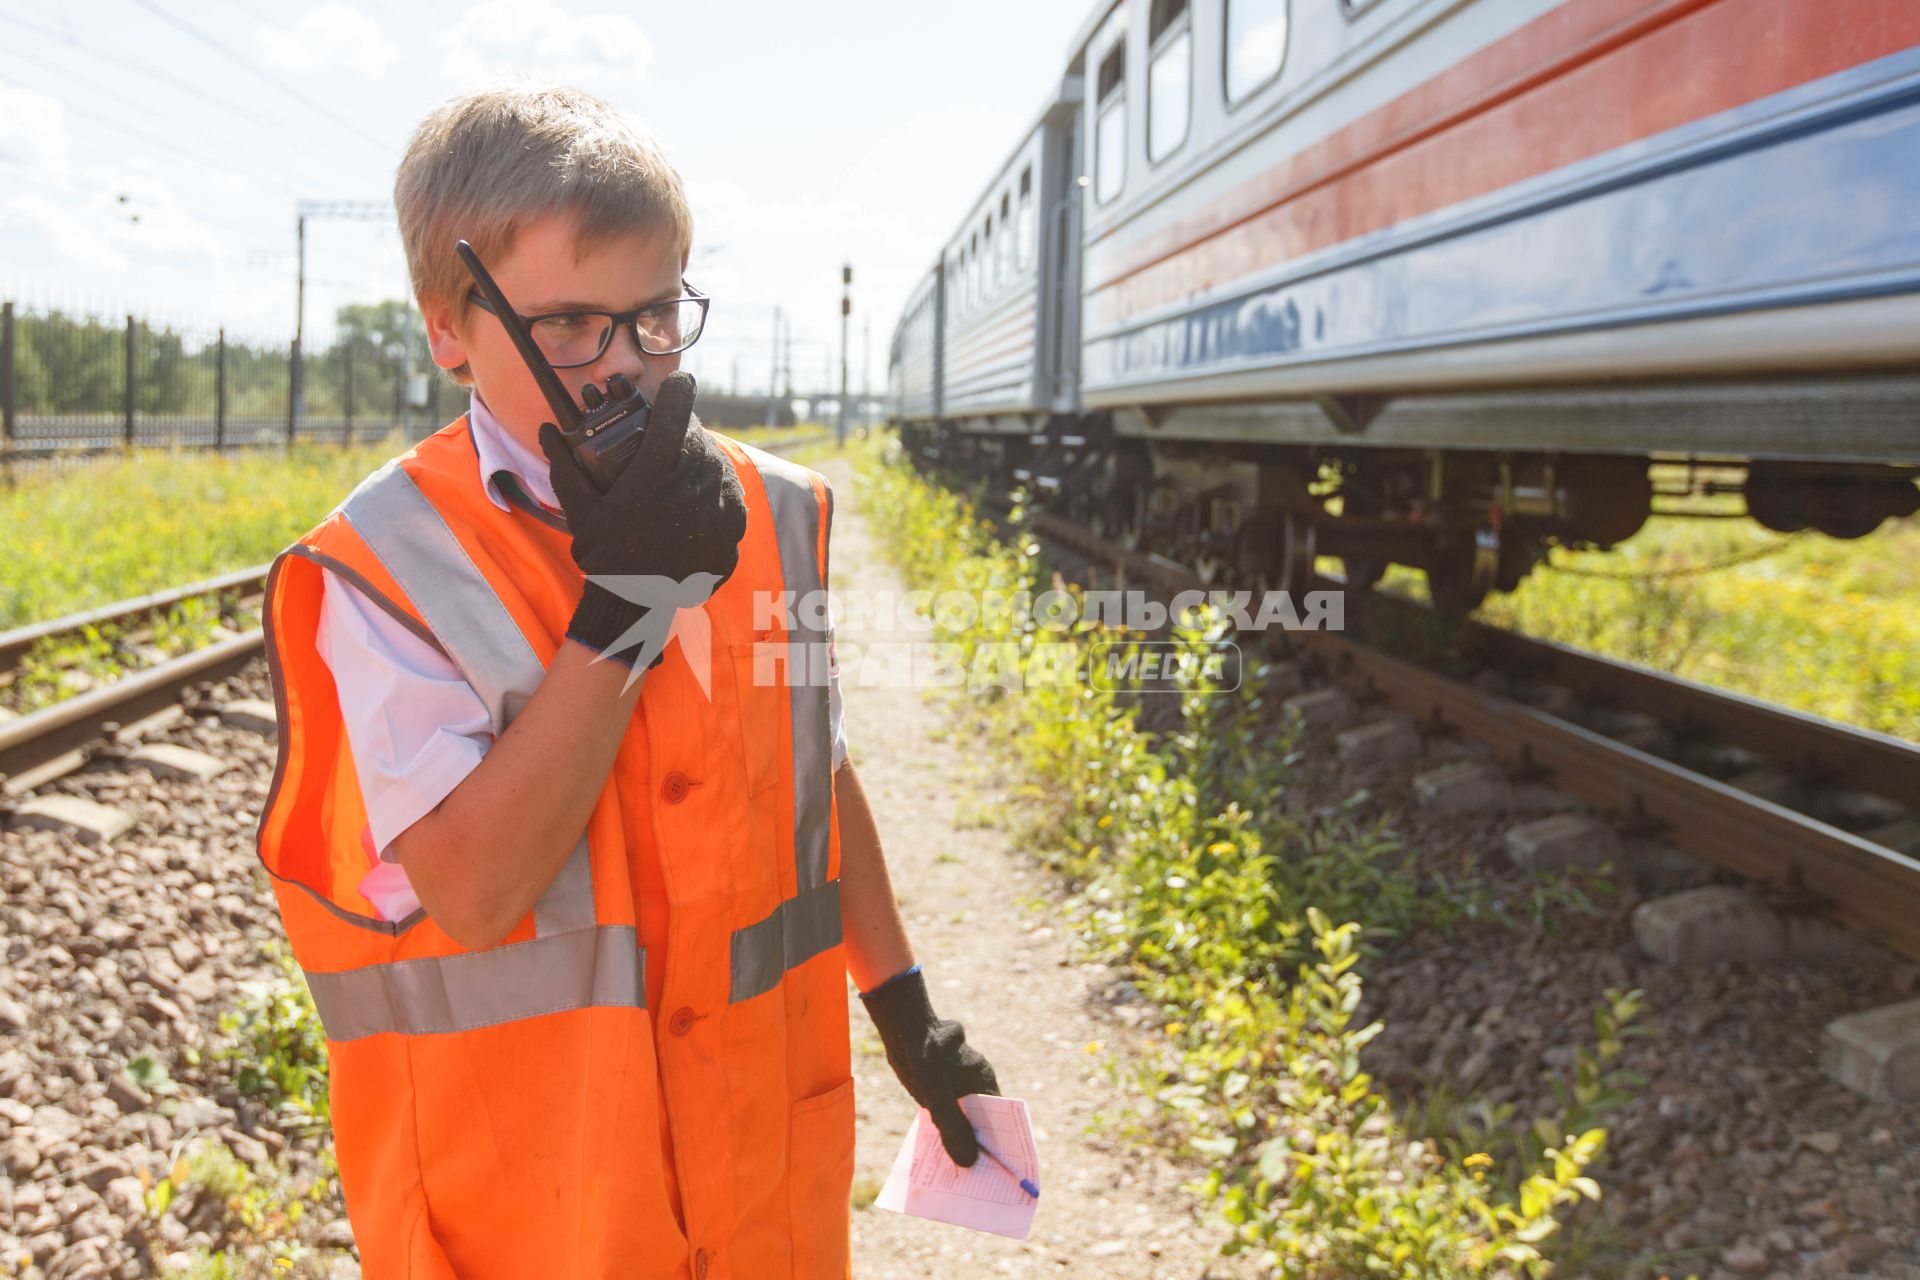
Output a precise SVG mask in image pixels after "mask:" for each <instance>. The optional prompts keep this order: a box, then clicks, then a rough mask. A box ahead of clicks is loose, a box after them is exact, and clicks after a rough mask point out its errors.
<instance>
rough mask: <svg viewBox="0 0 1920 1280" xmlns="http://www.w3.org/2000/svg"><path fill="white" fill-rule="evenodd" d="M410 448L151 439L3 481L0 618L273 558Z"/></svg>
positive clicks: (55, 611) (13, 621)
mask: <svg viewBox="0 0 1920 1280" xmlns="http://www.w3.org/2000/svg"><path fill="white" fill-rule="evenodd" d="M403 448H405V444H404V441H403V440H402V438H401V437H399V436H397V435H396V436H392V437H389V439H388V440H386V441H382V442H379V443H377V444H369V445H363V446H355V447H353V448H350V449H348V448H342V447H341V446H339V445H323V444H301V445H296V446H295V447H294V448H293V449H292V450H291V451H278V450H276V451H251V452H245V453H225V454H221V453H207V452H199V451H191V452H190V451H186V450H175V449H142V450H139V451H138V452H136V453H135V454H134V455H133V456H132V457H130V458H126V459H120V460H115V461H112V462H102V463H99V464H97V465H95V466H90V467H86V468H84V469H82V470H80V471H78V472H76V473H72V474H68V475H61V476H48V477H45V478H34V477H29V478H26V479H23V480H21V481H20V483H19V484H18V485H16V486H14V487H13V488H11V489H7V490H4V491H0V566H4V567H0V628H8V627H17V626H21V625H24V624H26V623H30V622H40V621H45V620H46V619H49V618H57V617H60V616H62V615H64V614H68V613H75V612H78V611H80V610H82V609H91V608H96V607H98V606H100V605H105V604H111V603H113V602H115V601H118V600H125V599H127V598H129V597H131V596H138V595H144V594H146V593H148V592H152V591H163V590H166V589H167V588H169V587H176V586H180V585H182V584H185V583H188V582H194V581H197V580H199V579H202V578H210V577H213V576H215V575H217V574H221V573H225V572H228V571H230V570H233V569H242V568H245V567H246V566H248V565H251V564H261V563H263V562H265V561H267V560H270V559H272V558H273V555H274V553H275V552H277V551H278V550H280V548H282V547H284V546H286V545H287V544H288V543H289V542H291V541H293V540H294V539H295V538H297V537H299V536H300V535H301V534H302V533H304V532H305V531H306V530H307V529H309V528H311V527H312V526H313V525H314V524H315V523H317V522H318V521H319V519H320V518H321V517H322V516H324V515H325V514H326V513H327V512H328V511H329V510H330V509H331V508H332V507H333V505H334V504H335V503H336V502H338V501H339V500H340V499H341V498H342V497H344V496H346V494H347V491H348V490H350V489H351V488H352V487H353V486H354V485H355V484H356V483H358V482H359V481H360V479H361V478H362V477H364V476H365V475H366V474H367V473H368V472H370V471H372V470H373V469H374V468H376V467H378V466H379V465H380V464H381V463H382V462H383V461H385V460H386V459H387V458H389V457H391V456H393V455H394V454H395V453H398V452H400V451H401V450H402V449H403Z"/></svg>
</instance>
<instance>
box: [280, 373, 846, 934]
mask: <svg viewBox="0 0 1920 1280" xmlns="http://www.w3.org/2000/svg"><path fill="white" fill-rule="evenodd" d="M468 421H469V422H470V423H471V425H472V429H473V440H474V447H475V451H476V452H477V453H478V454H479V470H480V483H481V486H482V487H483V488H484V490H485V492H486V494H487V497H488V498H489V499H490V500H491V501H492V502H493V504H494V505H495V506H497V507H499V508H500V509H501V510H503V511H504V510H510V509H511V508H510V507H509V506H508V504H507V501H506V499H505V498H503V497H502V496H501V495H500V493H499V491H498V490H497V488H496V487H495V486H494V484H493V481H492V477H493V475H494V473H495V472H498V471H506V472H509V473H511V474H512V475H513V477H514V479H515V480H516V481H518V482H519V485H520V487H521V489H522V490H523V491H524V492H525V493H526V494H527V496H529V497H531V498H532V499H533V500H534V501H536V502H538V503H540V504H541V505H543V506H545V507H546V508H548V509H549V510H551V511H555V512H558V511H559V509H560V503H559V499H558V498H556V497H555V496H554V492H553V482H552V480H551V479H550V478H549V476H548V471H547V461H546V459H545V458H544V457H538V456H536V455H535V454H534V453H533V451H532V450H530V449H528V448H527V447H526V446H525V445H523V444H521V443H520V442H519V441H518V440H516V439H514V438H513V436H512V435H511V434H510V433H509V432H508V431H507V430H506V429H505V428H504V427H502V426H501V425H500V424H499V422H498V421H496V420H495V419H494V417H493V415H492V414H491V413H489V412H488V411H487V407H486V405H485V404H483V403H482V402H481V400H480V397H479V396H478V395H477V394H476V395H475V396H474V397H473V402H472V407H471V409H470V411H469V414H468ZM321 578H322V589H321V599H320V618H319V628H318V633H317V634H316V635H315V637H314V642H315V649H316V651H317V652H318V654H319V656H320V660H321V661H322V662H324V663H326V664H327V667H328V669H329V670H331V671H332V672H333V681H334V687H335V688H336V689H337V690H338V691H339V695H340V715H341V718H342V724H343V725H344V726H345V729H346V734H347V746H348V749H349V750H350V751H351V752H352V755H353V765H354V771H355V773H356V774H357V775H358V776H359V779H360V793H361V795H362V797H364V799H365V801H366V806H367V830H366V831H365V832H364V833H363V836H362V847H363V848H364V849H365V850H366V852H367V861H368V870H367V874H366V876H365V877H364V878H363V879H362V880H361V882H360V891H361V893H363V894H365V895H366V897H367V899H368V901H370V902H372V903H373V905H374V907H375V908H376V909H377V910H378V911H379V912H380V915H381V917H382V918H383V919H386V920H399V919H401V918H403V917H405V916H406V915H408V914H409V913H410V912H412V911H414V910H415V909H416V908H418V907H419V905H420V899H419V898H418V897H416V896H415V895H414V892H413V886H412V885H411V883H409V882H408V880H407V872H406V868H404V867H402V866H401V865H400V864H399V863H398V862H395V861H393V855H392V853H391V846H392V843H393V841H394V840H395V839H396V838H397V837H398V836H399V835H400V833H401V832H403V831H405V830H406V829H407V828H408V827H410V826H412V825H413V824H414V823H415V822H418V821H419V820H420V819H421V818H423V817H425V816H426V815H427V814H429V813H431V812H432V811H433V810H434V808H435V807H436V806H438V805H439V803H440V802H441V801H442V800H444V799H446V798H447V796H448V795H450V794H451V793H452V791H453V789H454V788H455V787H457V786H459V785H460V783H461V781H462V780H463V779H465V778H466V776H467V775H468V774H469V773H472V772H473V769H474V766H475V765H477V764H479V763H480V758H481V757H482V756H483V755H485V754H486V752H487V748H488V747H489V746H491V745H492V744H493V727H492V721H491V720H490V718H489V717H488V715H487V709H486V704H484V703H483V702H482V701H481V700H480V695H479V694H477V693H475V692H474V690H473V686H472V685H469V684H468V683H467V682H466V680H465V678H463V677H462V676H461V674H460V672H459V669H458V668H456V667H455V666H454V665H453V663H452V662H450V661H449V660H448V659H447V658H446V657H445V656H444V655H443V654H441V653H440V651H439V650H437V649H435V648H434V647H433V646H432V645H430V644H428V643H427V642H426V641H425V640H422V639H421V638H420V637H419V636H417V635H415V634H414V633H413V632H412V631H410V630H409V629H408V628H407V627H406V626H404V625H403V624H402V623H401V622H400V621H399V620H398V619H396V618H394V616H393V615H392V614H390V613H388V612H387V611H386V610H385V609H383V608H381V607H380V606H379V605H377V604H375V603H374V602H373V601H372V600H370V599H368V598H367V596H366V595H364V594H363V593H362V592H361V591H360V590H359V589H358V588H357V587H355V586H354V585H353V584H352V583H350V582H348V581H346V580H345V579H343V578H341V577H340V576H339V575H337V574H335V573H334V572H333V571H332V570H331V569H325V568H323V569H322V571H321ZM828 639H829V645H828V650H827V652H828V653H829V655H831V654H832V653H833V648H832V644H831V640H832V636H831V633H829V636H828ZM828 707H829V712H828V714H829V720H830V723H831V727H832V734H833V759H832V767H833V768H835V769H838V768H839V767H840V763H841V761H843V760H845V759H846V756H847V738H846V726H845V724H844V721H843V716H842V712H841V703H840V677H839V665H838V663H837V662H833V661H831V659H830V661H829V681H828Z"/></svg>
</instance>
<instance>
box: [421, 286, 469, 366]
mask: <svg viewBox="0 0 1920 1280" xmlns="http://www.w3.org/2000/svg"><path fill="white" fill-rule="evenodd" d="M455 311H456V307H455V305H454V304H451V303H447V302H440V301H435V302H426V301H422V302H421V303H420V318H421V320H423V321H424V322H425V323H426V326H427V350H428V351H429V352H431V353H432V355H433V362H434V364H436V365H438V366H439V367H440V368H442V369H458V368H459V367H460V366H461V365H463V364H465V363H466V362H467V344H466V340H465V339H464V338H462V337H461V336H460V333H459V330H458V329H457V328H456V327H455V320H454V316H455Z"/></svg>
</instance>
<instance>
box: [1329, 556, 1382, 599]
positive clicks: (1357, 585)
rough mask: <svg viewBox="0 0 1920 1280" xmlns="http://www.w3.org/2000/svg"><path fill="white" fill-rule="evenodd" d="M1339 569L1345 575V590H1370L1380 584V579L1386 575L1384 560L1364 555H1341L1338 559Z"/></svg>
mask: <svg viewBox="0 0 1920 1280" xmlns="http://www.w3.org/2000/svg"><path fill="white" fill-rule="evenodd" d="M1340 568H1341V571H1342V572H1344V573H1345V574H1346V575H1347V590H1349V591H1371V590H1373V589H1374V588H1375V587H1377V586H1379V585H1380V579H1382V578H1384V577H1386V576H1387V562H1386V561H1385V560H1378V559H1370V558H1368V557H1366V556H1343V557H1341V560H1340Z"/></svg>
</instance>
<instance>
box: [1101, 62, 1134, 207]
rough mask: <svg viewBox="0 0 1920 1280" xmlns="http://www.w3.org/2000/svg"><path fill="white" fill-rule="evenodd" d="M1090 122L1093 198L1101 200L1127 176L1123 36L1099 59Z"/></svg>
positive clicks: (1117, 191) (1115, 192)
mask: <svg viewBox="0 0 1920 1280" xmlns="http://www.w3.org/2000/svg"><path fill="white" fill-rule="evenodd" d="M1094 101H1095V103H1096V104H1097V106H1096V109H1095V112H1094V122H1093V198H1094V199H1095V200H1097V201H1099V202H1100V203H1101V204H1105V203H1107V201H1109V200H1111V199H1113V198H1114V197H1115V196H1117V195H1119V194H1120V188H1121V187H1122V186H1124V185H1125V183H1126V179H1127V44H1126V41H1124V40H1122V41H1120V42H1119V43H1118V44H1115V45H1114V46H1113V48H1112V49H1111V50H1109V51H1108V53H1107V56H1106V57H1105V58H1103V59H1102V60H1101V62H1100V81H1099V93H1098V95H1097V96H1096V98H1095V99H1094Z"/></svg>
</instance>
